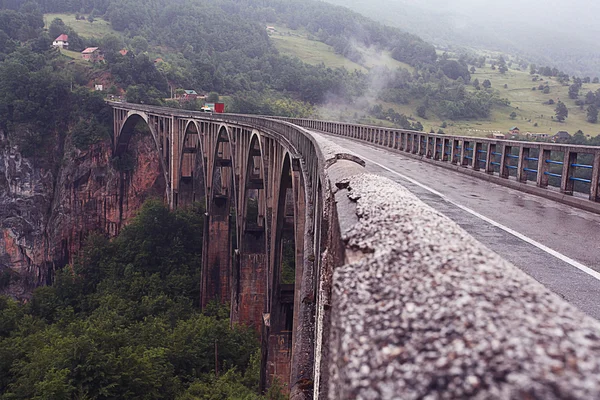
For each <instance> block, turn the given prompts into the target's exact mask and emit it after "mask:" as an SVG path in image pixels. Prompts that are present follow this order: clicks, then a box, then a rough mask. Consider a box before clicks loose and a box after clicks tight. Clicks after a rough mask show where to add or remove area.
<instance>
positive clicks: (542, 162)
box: [537, 146, 552, 188]
mask: <svg viewBox="0 0 600 400" xmlns="http://www.w3.org/2000/svg"><path fill="white" fill-rule="evenodd" d="M551 153H552V152H551V150H549V149H545V148H544V147H543V146H540V154H539V156H538V173H537V185H538V186H539V187H541V188H546V187H548V179H549V178H550V177H549V175H548V171H549V169H550V168H549V165H548V163H547V162H546V160H549V159H550V156H551Z"/></svg>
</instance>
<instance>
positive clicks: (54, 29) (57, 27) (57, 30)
mask: <svg viewBox="0 0 600 400" xmlns="http://www.w3.org/2000/svg"><path fill="white" fill-rule="evenodd" d="M63 33H67V26H66V25H65V23H64V22H63V20H62V19H60V18H54V19H53V20H52V22H51V23H50V26H49V27H48V35H50V37H51V38H52V40H54V39H55V38H57V37H58V36H59V35H61V34H63ZM69 39H70V38H69Z"/></svg>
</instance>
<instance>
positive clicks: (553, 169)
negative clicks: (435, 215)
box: [282, 118, 600, 212]
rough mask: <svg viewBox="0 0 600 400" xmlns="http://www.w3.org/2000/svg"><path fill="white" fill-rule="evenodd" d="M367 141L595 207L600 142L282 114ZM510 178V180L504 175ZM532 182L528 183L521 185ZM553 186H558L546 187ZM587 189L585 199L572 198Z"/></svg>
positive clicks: (599, 197)
mask: <svg viewBox="0 0 600 400" xmlns="http://www.w3.org/2000/svg"><path fill="white" fill-rule="evenodd" d="M282 119H284V120H286V121H289V122H293V123H294V124H297V125H300V126H303V127H306V128H309V129H314V130H318V131H323V132H328V133H332V134H335V135H340V136H346V137H349V138H352V139H358V140H362V141H366V142H369V143H372V144H375V145H377V146H381V147H386V148H389V149H393V150H396V151H399V152H403V153H405V154H409V155H414V156H419V157H422V158H423V159H425V160H428V161H432V162H434V163H436V164H439V165H443V166H446V167H450V168H453V169H455V170H458V171H461V172H468V173H471V174H472V175H474V176H478V177H480V178H485V179H488V180H492V181H494V182H496V183H500V184H503V185H507V186H511V187H514V188H517V189H520V190H523V191H527V192H530V193H533V194H537V195H541V196H544V197H549V198H552V199H555V200H558V201H562V202H564V203H567V204H570V205H574V206H577V207H580V208H583V209H587V210H589V211H593V212H600V186H599V185H600V147H593V146H576V145H564V144H552V143H541V142H522V141H514V140H496V139H485V138H477V137H466V136H451V135H443V134H434V133H424V132H415V131H407V130H401V129H389V128H381V127H374V126H365V125H356V124H347V123H339V122H328V121H316V120H308V119H298V118H282ZM509 178H514V179H509ZM527 183H533V185H524V184H527ZM549 186H554V187H556V188H558V189H559V191H553V190H547V189H548V188H549ZM574 192H581V193H586V194H587V198H588V201H585V200H584V199H583V198H581V197H577V196H576V197H574V196H573V194H574Z"/></svg>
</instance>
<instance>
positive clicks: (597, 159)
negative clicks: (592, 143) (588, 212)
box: [590, 150, 600, 201]
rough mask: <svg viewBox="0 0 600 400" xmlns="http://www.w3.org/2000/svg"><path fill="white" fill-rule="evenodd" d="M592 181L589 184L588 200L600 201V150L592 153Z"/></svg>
mask: <svg viewBox="0 0 600 400" xmlns="http://www.w3.org/2000/svg"><path fill="white" fill-rule="evenodd" d="M592 168H593V169H592V182H591V184H590V200H591V201H600V150H596V152H595V154H594V164H593V166H592Z"/></svg>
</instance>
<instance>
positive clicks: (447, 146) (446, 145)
mask: <svg viewBox="0 0 600 400" xmlns="http://www.w3.org/2000/svg"><path fill="white" fill-rule="evenodd" d="M451 146H452V140H451V139H446V138H443V139H442V161H448V160H449V159H450V154H451V150H452V149H451Z"/></svg>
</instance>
